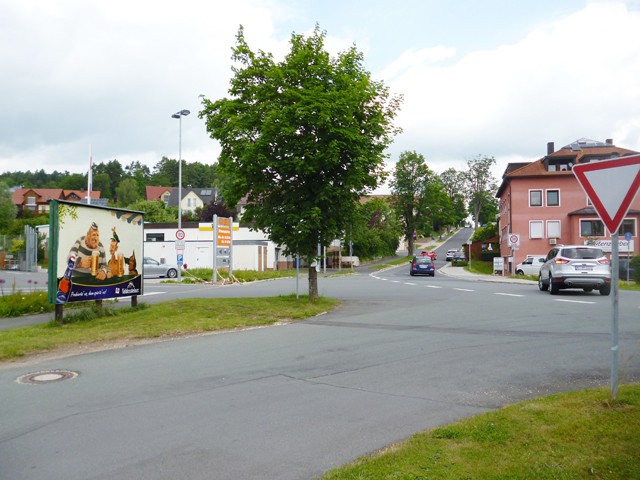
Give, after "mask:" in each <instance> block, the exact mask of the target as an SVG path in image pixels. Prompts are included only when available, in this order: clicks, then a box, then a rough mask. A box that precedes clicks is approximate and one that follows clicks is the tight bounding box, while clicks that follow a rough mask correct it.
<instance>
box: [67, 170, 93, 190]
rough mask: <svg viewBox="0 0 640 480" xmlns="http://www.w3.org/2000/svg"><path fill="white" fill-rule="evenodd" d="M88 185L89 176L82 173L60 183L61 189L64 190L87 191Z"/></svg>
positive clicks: (68, 176) (70, 176)
mask: <svg viewBox="0 0 640 480" xmlns="http://www.w3.org/2000/svg"><path fill="white" fill-rule="evenodd" d="M87 185H88V184H87V176H86V175H83V174H81V173H72V174H70V175H67V176H66V177H64V178H63V179H62V181H61V182H60V188H62V189H64V190H85V189H86V188H87Z"/></svg>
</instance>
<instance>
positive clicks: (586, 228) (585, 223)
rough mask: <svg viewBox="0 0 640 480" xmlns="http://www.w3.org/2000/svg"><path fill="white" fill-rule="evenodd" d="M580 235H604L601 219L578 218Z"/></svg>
mask: <svg viewBox="0 0 640 480" xmlns="http://www.w3.org/2000/svg"><path fill="white" fill-rule="evenodd" d="M580 236H581V237H604V224H603V223H602V220H580Z"/></svg>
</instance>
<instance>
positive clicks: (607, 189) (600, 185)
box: [573, 155, 640, 233]
mask: <svg viewBox="0 0 640 480" xmlns="http://www.w3.org/2000/svg"><path fill="white" fill-rule="evenodd" d="M573 173H574V175H575V176H576V179H577V180H578V183H580V186H582V188H583V189H584V191H585V193H586V194H587V196H588V197H589V199H590V200H591V203H593V206H594V208H595V209H596V212H598V215H599V216H600V218H601V219H602V221H603V222H604V224H605V225H606V227H607V228H608V229H609V231H610V232H611V233H615V232H617V231H618V228H620V224H621V223H622V220H623V219H624V216H625V215H626V214H627V211H629V207H630V206H631V202H633V199H634V198H635V197H636V193H638V187H640V155H631V156H629V157H621V158H616V159H614V160H601V161H594V162H590V163H581V164H579V165H574V167H573Z"/></svg>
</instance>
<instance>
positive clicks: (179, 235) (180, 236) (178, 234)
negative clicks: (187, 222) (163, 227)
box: [176, 229, 185, 240]
mask: <svg viewBox="0 0 640 480" xmlns="http://www.w3.org/2000/svg"><path fill="white" fill-rule="evenodd" d="M184 236H185V233H184V230H181V229H179V230H176V238H177V239H178V240H184Z"/></svg>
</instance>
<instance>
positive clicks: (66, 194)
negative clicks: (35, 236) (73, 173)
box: [11, 188, 100, 205]
mask: <svg viewBox="0 0 640 480" xmlns="http://www.w3.org/2000/svg"><path fill="white" fill-rule="evenodd" d="M28 192H34V193H35V194H36V195H37V196H38V198H37V199H36V203H49V201H51V200H68V199H70V198H78V199H82V198H85V197H86V196H87V191H86V190H63V189H62V188H18V189H16V190H14V192H13V193H12V194H11V196H12V199H13V203H14V204H15V205H22V204H23V203H24V197H25V194H26V193H28ZM99 198H100V191H99V190H91V199H92V200H93V199H96V200H97V199H99Z"/></svg>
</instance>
